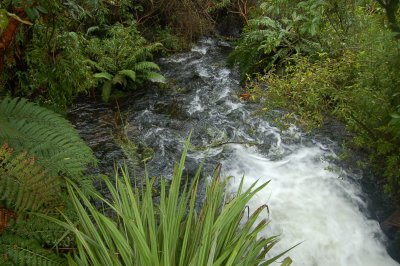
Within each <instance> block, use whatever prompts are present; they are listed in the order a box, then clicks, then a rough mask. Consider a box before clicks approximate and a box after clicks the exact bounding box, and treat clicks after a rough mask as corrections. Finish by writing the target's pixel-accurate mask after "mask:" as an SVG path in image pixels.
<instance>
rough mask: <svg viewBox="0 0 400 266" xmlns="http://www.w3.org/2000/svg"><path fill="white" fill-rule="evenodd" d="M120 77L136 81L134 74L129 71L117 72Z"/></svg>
mask: <svg viewBox="0 0 400 266" xmlns="http://www.w3.org/2000/svg"><path fill="white" fill-rule="evenodd" d="M118 74H120V75H124V76H127V77H129V78H130V79H131V80H132V81H136V72H135V71H133V70H130V69H123V70H121V71H119V72H118Z"/></svg>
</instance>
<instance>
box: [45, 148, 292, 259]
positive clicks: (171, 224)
mask: <svg viewBox="0 0 400 266" xmlns="http://www.w3.org/2000/svg"><path fill="white" fill-rule="evenodd" d="M187 148H188V144H187V145H186V148H185V151H184V152H183V155H182V158H181V161H180V163H179V166H176V167H175V170H174V175H173V178H172V183H171V185H170V188H169V191H167V189H166V187H167V183H166V181H165V180H162V181H161V191H160V198H159V202H158V203H156V201H155V199H154V195H153V185H154V182H155V180H154V179H151V180H150V179H148V178H146V183H145V186H144V187H135V188H132V183H131V181H130V179H129V176H128V173H127V170H126V169H121V171H122V176H119V175H118V174H117V175H116V178H115V184H113V183H112V182H111V181H110V180H109V179H108V178H105V179H104V182H105V183H106V185H107V188H108V190H109V192H110V200H106V199H104V198H102V197H99V198H98V199H99V200H100V201H101V202H102V204H103V205H105V206H107V207H108V209H106V211H104V212H102V211H99V210H98V209H96V208H95V206H94V205H93V203H91V202H90V201H89V200H88V199H87V197H86V196H85V195H84V194H83V193H82V192H81V191H80V190H79V189H78V188H77V187H76V186H75V185H74V184H73V183H71V184H70V185H69V186H68V191H69V194H70V196H71V199H72V201H73V204H74V206H75V209H76V211H77V212H78V215H79V224H78V225H76V224H75V223H73V222H72V221H70V220H69V219H68V218H67V217H65V219H66V220H65V221H60V220H57V219H54V218H51V217H47V219H49V220H51V221H53V222H55V223H57V224H59V225H61V226H63V227H65V228H66V229H68V230H70V231H71V232H73V234H74V235H75V237H76V242H77V249H78V250H77V252H76V254H75V255H74V257H73V259H74V261H72V260H70V262H71V263H72V264H74V265H75V263H76V264H79V265H100V264H107V265H206V264H212V265H242V264H245V265H260V264H261V263H262V264H263V265H269V264H271V263H272V262H274V261H276V260H277V259H278V258H280V257H281V256H283V255H284V254H285V252H283V253H282V254H280V255H279V256H276V257H274V258H270V259H266V258H265V255H266V254H267V253H268V251H269V250H270V249H271V248H272V247H273V246H274V245H275V243H276V242H277V237H269V238H264V237H259V236H258V233H259V232H260V231H261V230H263V229H264V228H265V226H266V224H267V221H266V220H264V219H262V220H261V221H258V218H259V215H260V213H261V212H262V210H263V209H264V208H266V206H261V207H260V208H259V209H257V210H256V211H255V212H254V213H253V214H252V215H251V216H250V217H248V218H247V219H246V218H244V210H245V207H246V204H247V202H248V201H249V200H250V198H251V197H252V196H253V195H254V194H255V193H257V192H258V191H260V190H261V189H262V188H264V187H265V186H266V185H267V184H266V183H265V184H262V185H260V186H258V187H256V184H253V185H252V186H251V187H250V188H249V189H248V190H246V191H241V189H239V191H238V194H237V195H236V196H235V197H232V198H227V197H226V195H225V187H226V185H227V182H228V180H221V178H220V177H219V173H218V172H216V173H215V174H214V177H213V179H212V181H211V183H209V184H208V185H207V188H206V197H205V199H204V202H203V203H202V206H201V207H200V208H196V204H197V201H198V199H197V194H198V185H199V175H200V169H199V170H198V172H197V174H196V176H195V177H194V179H193V181H192V183H191V185H188V184H185V185H183V184H182V175H183V174H182V173H183V168H184V161H185V156H186V152H187ZM182 185H183V188H182V187H181V186H182ZM41 216H42V217H44V216H43V215H41ZM243 220H244V222H243ZM284 262H285V263H286V264H285V265H289V264H290V259H289V258H287V259H285V261H284Z"/></svg>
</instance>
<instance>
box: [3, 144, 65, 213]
mask: <svg viewBox="0 0 400 266" xmlns="http://www.w3.org/2000/svg"><path fill="white" fill-rule="evenodd" d="M59 193H60V178H59V177H54V176H50V175H49V174H48V173H47V171H46V170H45V169H44V168H43V166H41V165H40V164H38V163H37V162H35V159H34V158H31V157H29V156H28V155H27V153H26V152H20V153H18V154H16V155H14V152H13V151H12V150H11V149H10V148H8V147H6V146H3V147H2V148H0V201H2V203H3V206H5V207H6V208H7V209H12V210H13V211H15V212H21V211H24V210H32V211H35V210H38V209H41V208H43V207H45V206H51V205H53V206H54V205H56V204H57V202H59V199H60V198H59Z"/></svg>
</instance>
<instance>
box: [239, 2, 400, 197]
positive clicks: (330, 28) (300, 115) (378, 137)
mask: <svg viewBox="0 0 400 266" xmlns="http://www.w3.org/2000/svg"><path fill="white" fill-rule="evenodd" d="M261 2H262V3H261V4H260V6H259V8H258V9H257V11H256V12H254V13H253V17H252V19H251V20H249V23H248V25H247V26H246V27H245V29H244V32H243V35H242V37H241V38H240V40H239V41H238V43H237V48H236V49H235V51H234V52H233V54H232V60H236V61H237V62H238V63H239V66H240V67H241V70H242V75H243V78H245V77H246V75H250V76H254V75H255V76H256V79H255V80H253V81H251V82H248V84H247V89H248V90H249V92H250V93H251V94H252V95H253V98H256V99H260V100H261V101H263V102H264V104H265V108H264V110H265V111H271V110H273V109H275V110H276V109H283V110H285V111H286V112H285V113H284V114H283V116H281V117H280V118H279V119H278V120H279V121H280V122H284V123H293V122H295V123H297V124H299V125H301V126H302V127H303V128H305V129H308V130H311V129H314V128H316V127H320V126H323V125H324V123H325V121H326V119H327V118H329V117H336V118H337V119H339V120H341V121H343V122H344V123H345V124H346V125H347V129H348V130H349V131H350V132H352V134H353V140H352V144H353V145H354V144H355V145H356V146H357V147H359V148H361V149H363V150H364V151H366V152H367V153H368V154H369V155H370V158H371V163H372V165H373V166H374V167H375V169H376V171H377V173H378V174H380V175H382V176H384V177H385V178H386V180H385V182H384V183H386V190H387V192H388V193H389V194H390V195H392V196H394V197H395V198H396V200H397V202H399V200H400V181H399V177H400V176H399V175H400V150H399V147H400V138H399V133H400V131H399V117H400V116H399V108H400V90H399V88H400V53H399V51H400V50H399V48H400V47H399V41H398V40H399V39H398V36H399V35H398V34H399V31H398V25H397V20H396V16H397V15H398V13H399V10H398V4H399V1H397V0H388V1H357V0H353V1H341V0H327V1H325V0H301V1H285V0H264V1H261ZM294 2H295V4H294ZM389 6H390V7H389ZM393 14H394V15H395V17H392V16H393ZM256 73H258V74H256ZM263 84H267V87H268V88H267V89H265V86H264V85H263ZM269 113H270V114H271V112H269Z"/></svg>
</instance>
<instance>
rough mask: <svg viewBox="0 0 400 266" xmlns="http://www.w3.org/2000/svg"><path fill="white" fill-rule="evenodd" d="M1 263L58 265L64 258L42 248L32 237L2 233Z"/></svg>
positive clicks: (0, 242)
mask: <svg viewBox="0 0 400 266" xmlns="http://www.w3.org/2000/svg"><path fill="white" fill-rule="evenodd" d="M0 264H1V265H30V266H53V265H56V266H59V265H66V260H65V259H64V258H63V257H61V256H57V255H56V254H55V253H53V252H50V251H48V250H45V249H44V248H42V247H41V246H40V245H39V243H38V242H37V241H35V240H33V239H22V238H19V237H17V236H15V235H2V236H1V238H0Z"/></svg>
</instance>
